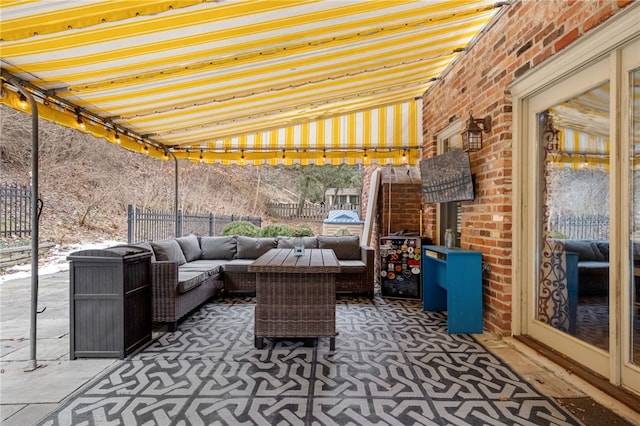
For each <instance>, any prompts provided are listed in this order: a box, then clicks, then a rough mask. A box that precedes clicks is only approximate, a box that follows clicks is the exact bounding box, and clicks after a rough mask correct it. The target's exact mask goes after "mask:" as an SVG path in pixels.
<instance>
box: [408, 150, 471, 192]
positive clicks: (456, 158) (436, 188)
mask: <svg viewBox="0 0 640 426" xmlns="http://www.w3.org/2000/svg"><path fill="white" fill-rule="evenodd" d="M420 175H421V178H422V200H423V202H424V203H448V202H451V201H464V200H473V198H474V193H473V179H472V177H471V163H470V162H469V153H468V152H465V151H463V150H461V149H453V150H451V151H448V152H445V153H444V154H440V155H436V156H435V157H431V158H427V159H426V160H422V161H421V162H420Z"/></svg>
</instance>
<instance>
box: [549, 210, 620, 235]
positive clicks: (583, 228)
mask: <svg viewBox="0 0 640 426" xmlns="http://www.w3.org/2000/svg"><path fill="white" fill-rule="evenodd" d="M551 230H552V231H554V232H555V233H557V234H559V236H561V237H562V238H569V239H574V240H608V239H609V216H606V215H583V216H560V215H556V216H553V217H552V218H551Z"/></svg>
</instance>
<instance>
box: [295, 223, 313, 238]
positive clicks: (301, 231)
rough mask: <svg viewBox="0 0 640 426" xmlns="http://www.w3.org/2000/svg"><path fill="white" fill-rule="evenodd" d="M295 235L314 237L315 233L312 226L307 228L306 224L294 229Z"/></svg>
mask: <svg viewBox="0 0 640 426" xmlns="http://www.w3.org/2000/svg"><path fill="white" fill-rule="evenodd" d="M293 235H294V236H299V237H313V235H314V234H313V231H312V230H311V228H307V227H306V226H301V227H299V228H296V229H294V230H293Z"/></svg>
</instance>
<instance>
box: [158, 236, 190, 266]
mask: <svg viewBox="0 0 640 426" xmlns="http://www.w3.org/2000/svg"><path fill="white" fill-rule="evenodd" d="M151 247H153V251H154V253H155V255H156V260H157V261H160V262H161V261H163V260H169V261H172V262H176V263H177V264H178V265H184V264H185V263H187V259H186V258H185V257H184V253H183V252H182V248H181V247H180V244H178V242H177V241H176V240H175V239H170V240H161V241H152V242H151Z"/></svg>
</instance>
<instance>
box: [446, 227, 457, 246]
mask: <svg viewBox="0 0 640 426" xmlns="http://www.w3.org/2000/svg"><path fill="white" fill-rule="evenodd" d="M454 238H455V237H454V235H453V229H451V228H448V229H447V230H446V231H445V233H444V246H445V247H446V248H452V247H453V246H454Z"/></svg>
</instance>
